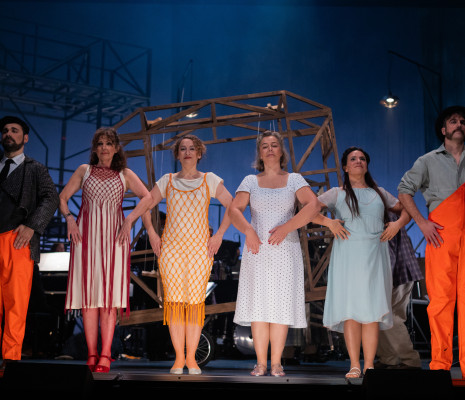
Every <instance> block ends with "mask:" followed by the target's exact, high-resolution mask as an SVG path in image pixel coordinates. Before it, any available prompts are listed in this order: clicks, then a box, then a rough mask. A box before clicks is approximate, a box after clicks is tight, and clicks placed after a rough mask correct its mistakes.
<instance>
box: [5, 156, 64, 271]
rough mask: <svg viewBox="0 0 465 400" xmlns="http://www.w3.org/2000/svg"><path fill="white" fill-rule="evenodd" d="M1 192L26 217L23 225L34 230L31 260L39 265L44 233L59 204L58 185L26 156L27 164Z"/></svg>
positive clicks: (11, 177) (45, 169) (20, 167)
mask: <svg viewBox="0 0 465 400" xmlns="http://www.w3.org/2000/svg"><path fill="white" fill-rule="evenodd" d="M2 157H3V156H1V157H0V158H2ZM1 190H4V191H5V192H6V193H7V194H8V195H9V196H10V197H11V198H12V199H13V200H14V202H15V203H16V206H17V207H18V208H19V209H20V210H21V211H22V213H23V214H24V220H23V224H24V225H26V226H27V227H29V228H31V229H33V230H34V235H33V236H32V238H31V259H33V260H34V261H35V262H37V263H38V262H39V260H40V249H39V244H40V235H42V234H43V233H44V231H45V228H46V227H47V225H48V223H49V222H50V220H51V219H52V217H53V214H54V213H55V211H56V209H57V207H58V203H59V198H58V193H57V190H56V188H55V184H54V183H53V181H52V178H51V177H50V175H49V173H48V170H47V168H46V167H45V166H44V165H42V164H41V163H39V162H38V161H35V160H34V159H32V158H30V157H28V156H25V159H24V162H22V163H21V164H20V165H19V166H18V167H17V168H16V169H15V170H14V171H13V172H11V174H10V175H8V178H7V179H6V180H5V181H3V183H2V184H1ZM0 212H1V211H0ZM15 228H16V227H13V229H15Z"/></svg>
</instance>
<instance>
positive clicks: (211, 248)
mask: <svg viewBox="0 0 465 400" xmlns="http://www.w3.org/2000/svg"><path fill="white" fill-rule="evenodd" d="M215 197H216V198H217V199H218V201H219V202H220V203H221V204H222V205H223V207H224V208H225V209H226V210H225V212H224V216H223V220H222V221H221V224H220V226H219V228H218V230H217V231H216V233H215V234H214V235H213V236H212V237H211V238H210V240H209V241H208V256H209V257H213V256H214V255H215V254H216V253H218V249H219V248H220V246H221V243H222V241H223V235H224V233H225V232H226V230H227V229H228V228H229V225H231V218H230V216H229V206H230V205H231V202H232V196H231V193H229V191H228V190H227V189H226V188H225V187H224V185H223V183H220V184H219V185H218V187H217V188H216V194H215Z"/></svg>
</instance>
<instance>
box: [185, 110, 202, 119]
mask: <svg viewBox="0 0 465 400" xmlns="http://www.w3.org/2000/svg"><path fill="white" fill-rule="evenodd" d="M197 115H199V114H198V113H197V112H196V111H194V112H191V113H190V114H187V115H186V117H187V118H195V117H196V116H197Z"/></svg>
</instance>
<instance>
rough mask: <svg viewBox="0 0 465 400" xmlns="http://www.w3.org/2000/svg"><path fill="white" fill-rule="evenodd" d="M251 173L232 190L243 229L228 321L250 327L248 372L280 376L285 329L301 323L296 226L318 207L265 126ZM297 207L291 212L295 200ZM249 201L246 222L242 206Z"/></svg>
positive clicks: (234, 208) (302, 305) (237, 220)
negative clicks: (253, 360)
mask: <svg viewBox="0 0 465 400" xmlns="http://www.w3.org/2000/svg"><path fill="white" fill-rule="evenodd" d="M256 146H257V147H256V160H255V168H256V169H257V170H258V171H259V173H258V174H257V175H248V176H246V177H245V178H244V179H243V181H242V183H241V184H240V185H239V187H238V188H237V190H236V197H235V198H234V200H233V202H232V204H231V209H230V214H231V220H232V222H233V224H234V226H235V227H236V228H237V229H239V230H240V231H241V232H242V233H244V234H245V236H246V240H245V246H244V251H243V253H242V263H241V272H240V276H239V289H238V294H237V301H236V311H235V314H234V322H235V323H236V324H238V325H242V326H251V329H252V337H253V344H254V349H255V353H256V356H257V363H256V365H255V367H254V369H253V371H252V372H251V375H253V376H262V375H266V374H267V364H268V348H269V347H271V354H270V356H271V372H270V373H271V375H273V376H276V377H280V376H284V375H285V373H284V370H283V367H282V365H281V357H282V353H283V350H284V346H285V344H286V338H287V333H288V328H289V327H291V328H305V327H306V326H307V320H306V315H305V289H304V265H303V259H302V249H301V247H300V240H299V234H298V232H297V229H298V228H300V227H302V226H304V225H306V224H307V223H308V222H309V221H310V220H312V219H313V218H314V217H315V216H317V215H319V212H320V209H321V207H320V206H319V203H318V200H317V198H316V196H315V194H314V193H313V191H312V190H311V188H310V186H309V185H308V183H307V182H306V181H305V179H304V178H303V177H302V176H301V175H300V174H296V173H291V174H290V173H288V172H287V171H285V170H284V168H286V166H287V160H288V158H287V154H286V151H285V148H284V143H283V139H282V137H281V135H280V134H279V133H278V132H271V131H266V132H264V133H262V134H260V135H259V136H258V138H257V142H256ZM296 201H299V202H300V204H302V209H301V210H300V211H299V212H298V213H297V214H296V213H295V203H296ZM247 206H250V213H251V216H252V220H251V222H250V223H249V222H248V221H247V220H246V218H245V216H244V214H243V213H244V211H245V209H246V208H247Z"/></svg>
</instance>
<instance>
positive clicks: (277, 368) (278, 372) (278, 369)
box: [271, 364, 286, 376]
mask: <svg viewBox="0 0 465 400" xmlns="http://www.w3.org/2000/svg"><path fill="white" fill-rule="evenodd" d="M271 375H273V376H285V375H286V373H285V372H284V369H283V366H282V365H281V364H274V365H272V366H271Z"/></svg>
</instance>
